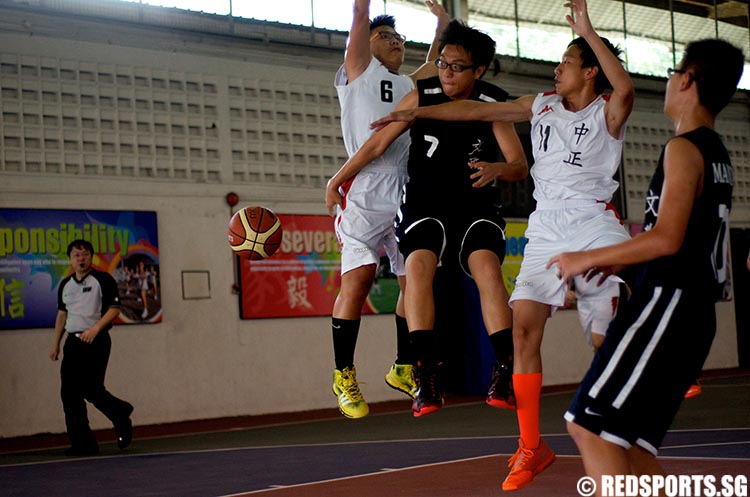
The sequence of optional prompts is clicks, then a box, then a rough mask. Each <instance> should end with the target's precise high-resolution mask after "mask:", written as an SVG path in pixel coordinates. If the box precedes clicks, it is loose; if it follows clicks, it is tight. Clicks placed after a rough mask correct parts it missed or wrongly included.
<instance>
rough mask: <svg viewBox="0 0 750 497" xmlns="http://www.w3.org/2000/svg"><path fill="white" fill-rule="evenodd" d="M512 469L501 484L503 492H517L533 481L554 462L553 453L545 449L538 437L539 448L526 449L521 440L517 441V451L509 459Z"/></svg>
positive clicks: (545, 446) (547, 448)
mask: <svg viewBox="0 0 750 497" xmlns="http://www.w3.org/2000/svg"><path fill="white" fill-rule="evenodd" d="M511 460H513V467H512V468H510V473H508V476H507V477H506V478H505V481H504V482H503V490H505V491H506V492H507V491H511V490H518V489H519V488H523V487H525V486H527V485H529V484H530V483H531V482H532V481H534V477H535V476H536V475H538V474H539V473H541V472H542V471H544V470H545V469H547V468H548V467H549V466H550V465H551V464H552V463H553V462H555V453H554V452H552V449H550V448H549V447H547V443H546V442H545V441H544V439H543V438H542V437H539V447H537V448H536V449H527V448H526V447H524V445H523V441H521V439H519V440H518V450H517V451H516V453H515V454H514V455H513V457H511Z"/></svg>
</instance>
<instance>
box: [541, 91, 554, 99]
mask: <svg viewBox="0 0 750 497" xmlns="http://www.w3.org/2000/svg"><path fill="white" fill-rule="evenodd" d="M556 93H557V90H550V91H545V92H544V93H542V96H543V97H549V96H550V95H555V94H556Z"/></svg>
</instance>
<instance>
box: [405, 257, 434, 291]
mask: <svg viewBox="0 0 750 497" xmlns="http://www.w3.org/2000/svg"><path fill="white" fill-rule="evenodd" d="M436 267H437V256H436V255H435V254H434V253H433V252H432V251H431V250H426V249H420V250H417V251H415V252H412V253H411V254H410V255H409V257H408V258H407V259H406V279H407V281H408V282H409V289H411V287H414V286H424V285H428V284H429V285H432V280H433V277H434V275H435V268H436Z"/></svg>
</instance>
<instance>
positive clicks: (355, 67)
mask: <svg viewBox="0 0 750 497" xmlns="http://www.w3.org/2000/svg"><path fill="white" fill-rule="evenodd" d="M371 60H372V52H371V51H370V0H354V5H353V12H352V27H351V29H350V30H349V38H348V39H347V44H346V53H345V54H344V68H345V69H346V75H347V79H348V80H349V82H350V83H351V82H352V81H354V80H355V79H357V78H358V77H359V75H360V74H362V73H363V72H364V71H365V69H367V66H368V65H369V64H370V61H371Z"/></svg>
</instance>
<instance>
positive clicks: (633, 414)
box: [565, 287, 716, 455]
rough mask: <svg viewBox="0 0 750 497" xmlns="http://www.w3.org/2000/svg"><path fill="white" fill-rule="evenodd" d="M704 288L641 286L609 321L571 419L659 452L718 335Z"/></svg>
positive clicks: (627, 445)
mask: <svg viewBox="0 0 750 497" xmlns="http://www.w3.org/2000/svg"><path fill="white" fill-rule="evenodd" d="M701 293H702V292H700V291H699V290H698V291H696V290H691V291H683V290H680V289H676V288H665V287H639V288H636V289H634V291H633V295H632V296H631V298H630V300H628V301H627V302H625V303H624V304H623V306H622V308H621V309H620V310H619V311H618V314H617V316H616V317H615V318H614V320H613V321H612V322H611V323H610V326H609V329H608V330H607V337H606V339H605V340H604V344H603V345H602V347H601V348H600V349H599V351H598V352H597V354H596V356H595V357H594V360H593V362H592V363H591V367H590V368H589V370H588V372H587V373H586V375H585V376H584V379H583V381H582V382H581V384H580V386H579V387H578V391H577V392H576V395H575V398H574V399H573V402H572V404H571V406H570V408H569V409H568V411H567V412H566V413H565V419H566V420H567V421H569V422H573V423H575V424H577V425H579V426H582V427H583V428H585V429H587V430H588V431H590V432H592V433H595V434H597V435H599V436H600V437H601V438H603V439H604V440H607V441H609V442H611V443H614V444H617V445H620V446H621V447H624V448H626V449H629V448H630V447H632V446H633V445H638V446H640V447H641V448H643V449H645V450H647V451H648V452H650V453H651V454H653V455H656V454H657V452H658V449H659V447H660V445H661V443H662V441H663V439H664V435H665V434H666V432H667V430H668V429H669V426H670V425H671V424H672V421H673V420H674V417H675V415H676V414H677V410H678V409H679V407H680V404H681V403H682V400H683V399H684V396H685V392H687V389H688V388H689V387H690V385H691V384H693V383H694V382H695V380H696V379H697V378H698V375H699V374H700V371H701V369H702V368H703V363H704V362H705V360H706V357H707V356H708V352H709V350H710V348H711V343H712V342H713V339H714V335H715V334H716V310H715V307H714V302H713V301H711V300H710V299H706V297H705V294H704V295H701Z"/></svg>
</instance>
